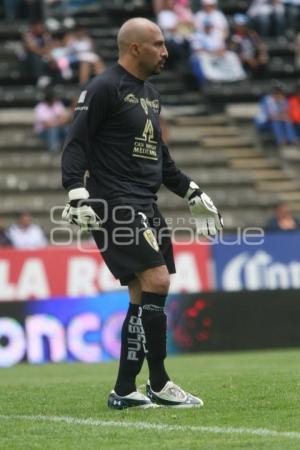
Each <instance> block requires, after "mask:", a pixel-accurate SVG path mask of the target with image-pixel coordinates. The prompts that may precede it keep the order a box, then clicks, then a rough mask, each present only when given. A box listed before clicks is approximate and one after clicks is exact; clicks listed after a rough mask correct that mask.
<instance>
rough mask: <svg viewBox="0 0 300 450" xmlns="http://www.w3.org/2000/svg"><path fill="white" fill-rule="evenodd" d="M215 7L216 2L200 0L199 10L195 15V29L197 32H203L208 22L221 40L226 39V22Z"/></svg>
mask: <svg viewBox="0 0 300 450" xmlns="http://www.w3.org/2000/svg"><path fill="white" fill-rule="evenodd" d="M217 6H218V3H217V0H202V2H201V10H200V11H198V12H197V13H196V14H195V27H196V30H197V31H199V32H203V31H204V28H205V26H206V23H207V22H208V21H209V22H210V23H211V26H212V31H213V32H215V31H217V32H218V33H219V34H220V36H221V37H222V38H223V39H226V38H227V36H228V32H229V26H228V21H227V19H226V17H225V15H224V14H223V13H222V11H220V10H219V9H217Z"/></svg>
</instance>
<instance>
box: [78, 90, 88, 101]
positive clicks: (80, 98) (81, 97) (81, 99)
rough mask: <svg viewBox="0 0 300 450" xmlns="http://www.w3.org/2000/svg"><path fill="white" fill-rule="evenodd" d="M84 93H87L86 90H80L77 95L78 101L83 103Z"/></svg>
mask: <svg viewBox="0 0 300 450" xmlns="http://www.w3.org/2000/svg"><path fill="white" fill-rule="evenodd" d="M86 94H87V91H82V92H81V94H80V96H79V99H78V103H84V101H85V97H86Z"/></svg>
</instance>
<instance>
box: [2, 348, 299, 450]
mask: <svg viewBox="0 0 300 450" xmlns="http://www.w3.org/2000/svg"><path fill="white" fill-rule="evenodd" d="M167 366H168V369H169V372H170V374H171V375H172V377H173V379H174V381H175V382H177V383H178V384H181V385H182V386H183V387H184V388H185V389H187V390H190V391H191V392H193V393H195V394H198V395H199V396H201V397H202V399H203V400H204V402H205V405H204V407H203V408H198V409H182V410H179V409H167V408H158V409H150V410H133V409H131V410H130V409H129V410H125V411H112V410H109V409H107V407H106V399H107V395H108V392H109V390H110V389H111V388H112V385H113V382H114V378H115V373H116V369H117V364H116V363H106V364H98V365H83V364H68V365H67V364H62V365H45V366H29V365H19V366H16V367H13V368H10V369H1V370H0V449H1V450H2V449H3V450H15V449H18V450H21V449H22V450H31V449H38V450H46V449H47V450H48V449H49V450H50V449H51V450H58V449H59V450H77V449H78V450H79V449H80V450H82V449H83V450H92V449H101V450H102V449H110V450H113V449H128V450H129V449H130V450H140V449H144V450H148V449H159V450H160V449H172V450H178V449H179V450H189V449H204V450H208V449H213V450H217V449H222V450H224V449H225V450H227V449H230V450H231V449H238V450H241V449H255V450H258V449H263V450H266V449H272V450H275V449H278V450H279V449H280V450H288V449H293V450H295V449H300V377H299V375H300V349H299V350H284V351H262V352H244V353H226V354H224V353H223V354H220V353H219V354H205V355H192V356H191V355H188V356H178V357H174V358H169V360H168V363H167ZM146 377H147V372H146V370H145V369H144V371H143V373H142V374H141V375H140V377H139V380H138V381H139V383H140V384H143V383H145V381H146ZM88 419H89V420H88ZM292 432H294V433H292Z"/></svg>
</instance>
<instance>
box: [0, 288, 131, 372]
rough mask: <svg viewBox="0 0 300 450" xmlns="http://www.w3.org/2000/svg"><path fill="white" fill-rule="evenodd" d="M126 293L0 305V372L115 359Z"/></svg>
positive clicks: (117, 355)
mask: <svg viewBox="0 0 300 450" xmlns="http://www.w3.org/2000/svg"><path fill="white" fill-rule="evenodd" d="M127 307H128V294H127V292H113V293H107V294H101V295H98V296H93V297H85V298H76V299H71V298H61V299H59V298H54V299H49V300H45V301H30V302H11V303H0V367H9V366H12V365H14V364H16V363H18V362H21V361H28V362H30V363H32V364H41V363H45V362H63V361H82V362H91V363H92V362H98V361H107V360H110V359H115V358H118V357H119V353H120V330H121V327H122V323H123V320H124V317H125V314H126V311H127Z"/></svg>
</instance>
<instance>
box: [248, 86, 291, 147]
mask: <svg viewBox="0 0 300 450" xmlns="http://www.w3.org/2000/svg"><path fill="white" fill-rule="evenodd" d="M255 122H256V126H257V129H258V130H259V131H268V130H270V131H271V132H272V134H273V136H274V138H275V140H276V143H277V144H278V145H279V146H282V145H294V144H297V142H298V138H297V135H296V132H295V129H294V126H293V124H292V123H291V120H290V117H289V103H288V99H287V98H286V96H285V93H284V90H283V88H282V87H281V86H279V85H278V86H274V87H273V89H272V91H271V93H270V94H269V95H265V96H264V97H263V98H262V99H261V101H260V110H259V112H258V115H257V116H256V118H255Z"/></svg>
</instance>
